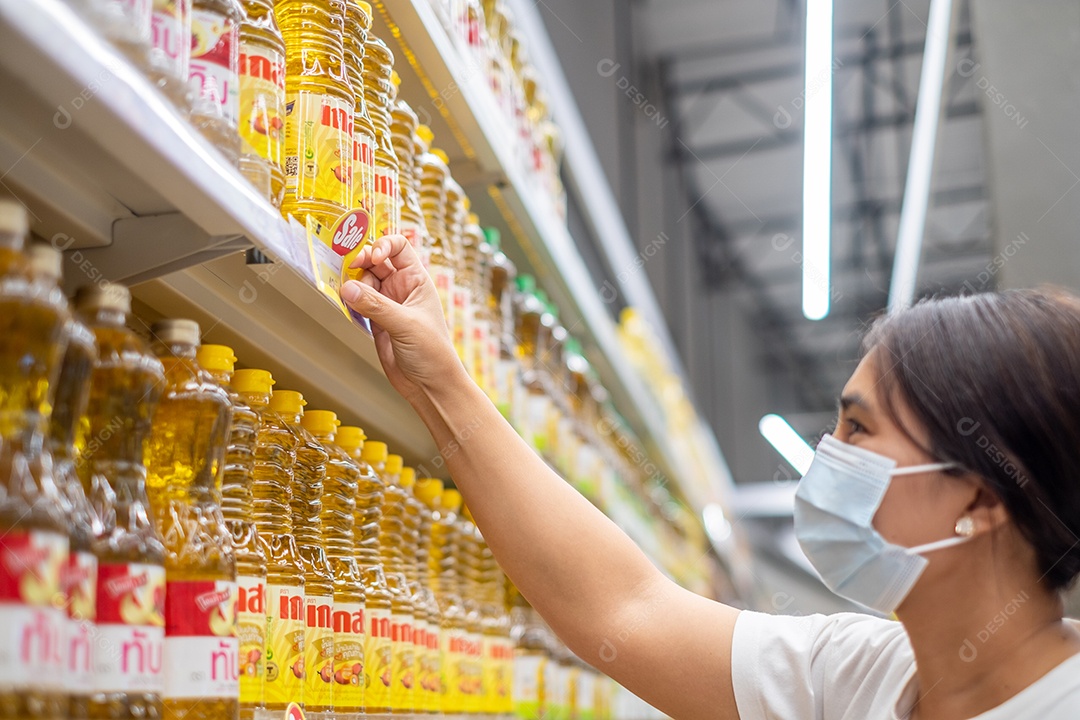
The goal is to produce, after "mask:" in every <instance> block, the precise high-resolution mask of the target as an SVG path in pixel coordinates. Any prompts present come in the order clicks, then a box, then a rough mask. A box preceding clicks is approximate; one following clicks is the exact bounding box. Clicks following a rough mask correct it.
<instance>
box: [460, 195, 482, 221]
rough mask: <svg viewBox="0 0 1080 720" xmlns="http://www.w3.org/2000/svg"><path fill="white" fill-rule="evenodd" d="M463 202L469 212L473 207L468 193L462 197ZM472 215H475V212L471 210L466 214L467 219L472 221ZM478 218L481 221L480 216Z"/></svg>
mask: <svg viewBox="0 0 1080 720" xmlns="http://www.w3.org/2000/svg"><path fill="white" fill-rule="evenodd" d="M461 204H462V205H464V206H465V210H466V212H468V211H469V210H471V209H472V200H470V199H469V196H468V195H466V196H465V197H463V198H461ZM472 217H473V214H472V213H471V212H470V213H469V214H468V215H466V216H465V219H466V221H467V222H472V220H471V218H472ZM477 220H478V221H479V218H478V219H477Z"/></svg>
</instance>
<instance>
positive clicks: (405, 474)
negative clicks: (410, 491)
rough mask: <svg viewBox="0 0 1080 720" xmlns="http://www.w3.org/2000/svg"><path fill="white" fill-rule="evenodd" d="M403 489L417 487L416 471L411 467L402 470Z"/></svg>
mask: <svg viewBox="0 0 1080 720" xmlns="http://www.w3.org/2000/svg"><path fill="white" fill-rule="evenodd" d="M400 482H401V487H404V488H408V487H413V486H414V485H416V470H414V469H413V468H411V467H403V468H401V480H400Z"/></svg>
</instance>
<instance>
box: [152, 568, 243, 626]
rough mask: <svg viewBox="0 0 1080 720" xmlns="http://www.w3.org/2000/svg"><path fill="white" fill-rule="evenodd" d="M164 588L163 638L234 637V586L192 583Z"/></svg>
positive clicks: (224, 583)
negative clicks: (165, 589)
mask: <svg viewBox="0 0 1080 720" xmlns="http://www.w3.org/2000/svg"><path fill="white" fill-rule="evenodd" d="M166 587H167V591H166V594H165V636H166V637H236V583H234V582H229V581H227V580H218V581H215V580H196V581H192V582H169V583H168V584H167V585H166Z"/></svg>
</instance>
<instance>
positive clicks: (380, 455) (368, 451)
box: [360, 440, 389, 463]
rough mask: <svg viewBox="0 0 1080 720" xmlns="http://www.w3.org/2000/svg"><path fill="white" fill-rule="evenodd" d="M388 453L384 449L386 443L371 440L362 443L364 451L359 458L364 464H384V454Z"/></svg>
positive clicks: (386, 449) (385, 448)
mask: <svg viewBox="0 0 1080 720" xmlns="http://www.w3.org/2000/svg"><path fill="white" fill-rule="evenodd" d="M388 452H389V450H388V448H387V447H386V443H384V442H379V441H378V440H371V441H368V442H365V443H364V450H363V452H362V453H361V454H360V458H361V459H362V460H363V461H364V462H369V463H384V462H386V454H387V453H388Z"/></svg>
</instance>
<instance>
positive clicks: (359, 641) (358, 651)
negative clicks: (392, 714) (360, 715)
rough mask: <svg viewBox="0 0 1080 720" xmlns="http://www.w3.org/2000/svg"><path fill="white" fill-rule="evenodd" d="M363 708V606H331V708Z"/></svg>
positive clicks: (345, 604) (347, 604) (340, 604)
mask: <svg viewBox="0 0 1080 720" xmlns="http://www.w3.org/2000/svg"><path fill="white" fill-rule="evenodd" d="M363 707H364V606H363V605H361V604H360V603H334V709H335V710H337V711H338V712H357V711H359V710H361V709H362V708H363Z"/></svg>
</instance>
